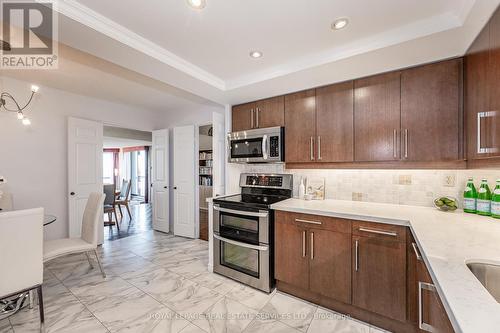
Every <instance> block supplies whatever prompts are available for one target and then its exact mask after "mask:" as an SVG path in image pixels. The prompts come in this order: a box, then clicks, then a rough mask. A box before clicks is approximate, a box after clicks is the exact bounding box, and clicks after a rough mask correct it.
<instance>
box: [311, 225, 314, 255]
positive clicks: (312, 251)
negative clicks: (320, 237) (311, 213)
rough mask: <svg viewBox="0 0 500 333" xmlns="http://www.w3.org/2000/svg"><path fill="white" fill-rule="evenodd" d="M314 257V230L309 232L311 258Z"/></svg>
mask: <svg viewBox="0 0 500 333" xmlns="http://www.w3.org/2000/svg"><path fill="white" fill-rule="evenodd" d="M313 259H314V232H311V260H313Z"/></svg>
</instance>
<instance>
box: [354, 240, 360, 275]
mask: <svg viewBox="0 0 500 333" xmlns="http://www.w3.org/2000/svg"><path fill="white" fill-rule="evenodd" d="M354 248H355V251H356V253H355V254H354V269H355V270H356V272H357V271H359V240H356V246H355V247H354Z"/></svg>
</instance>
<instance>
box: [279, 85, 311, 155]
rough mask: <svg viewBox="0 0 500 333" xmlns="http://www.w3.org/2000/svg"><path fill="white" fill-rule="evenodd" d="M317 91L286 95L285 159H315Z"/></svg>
mask: <svg viewBox="0 0 500 333" xmlns="http://www.w3.org/2000/svg"><path fill="white" fill-rule="evenodd" d="M315 137H316V92H315V90H314V89H311V90H306V91H301V92H298V93H294V94H290V95H286V96H285V160H286V162H287V163H290V162H291V163H303V162H314V161H315V152H314V147H315Z"/></svg>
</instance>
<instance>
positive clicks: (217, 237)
mask: <svg viewBox="0 0 500 333" xmlns="http://www.w3.org/2000/svg"><path fill="white" fill-rule="evenodd" d="M214 238H215V239H218V240H220V241H223V242H226V243H229V244H233V245H236V246H241V247H244V248H247V249H252V250H257V251H267V250H269V246H259V245H252V244H247V243H242V242H238V241H235V240H232V239H228V238H225V237H221V236H219V235H217V234H214Z"/></svg>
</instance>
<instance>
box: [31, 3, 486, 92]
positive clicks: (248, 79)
mask: <svg viewBox="0 0 500 333" xmlns="http://www.w3.org/2000/svg"><path fill="white" fill-rule="evenodd" d="M36 1H40V2H43V0H36ZM53 1H54V3H55V6H54V9H55V10H56V11H58V12H59V13H60V14H62V15H65V16H67V17H68V18H70V19H72V20H75V21H76V22H79V23H80V24H83V25H85V26H87V27H89V28H91V29H93V30H95V31H97V32H99V33H102V34H103V35H105V36H107V37H109V38H112V39H114V40H117V41H118V42H120V43H122V44H124V45H127V46H128V47H130V48H132V49H135V50H137V51H139V52H141V53H143V54H145V55H147V56H150V57H152V58H154V59H156V60H159V61H161V62H162V63H164V64H166V65H168V66H171V67H172V68H175V69H176V70H178V71H180V72H183V73H185V74H187V75H190V76H192V77H193V78H195V79H198V80H200V81H202V82H204V83H206V84H208V85H210V86H212V87H215V88H217V89H219V90H220V91H223V92H225V91H230V90H235V89H240V88H243V87H245V86H250V85H254V84H257V83H260V82H263V81H267V80H271V79H275V78H279V77H283V76H286V75H290V74H292V73H296V72H300V71H304V70H308V69H312V68H314V67H317V66H321V65H324V64H328V63H331V62H336V61H339V60H344V59H347V58H350V57H354V56H358V55H361V54H364V53H368V52H372V51H376V50H379V49H383V48H386V47H390V46H394V45H396V44H399V43H404V42H407V41H411V40H414V39H418V38H423V37H426V36H429V35H432V34H436V33H440V32H443V31H447V30H450V29H456V28H460V27H462V26H463V25H464V23H465V21H466V20H467V18H468V16H469V14H470V13H471V11H472V10H473V8H474V6H475V5H476V0H464V1H463V2H462V3H461V6H460V7H459V8H457V9H456V10H454V11H450V12H447V13H443V14H441V15H437V16H434V17H430V18H426V19H423V20H420V21H417V22H412V23H410V24H408V25H405V26H400V27H397V28H395V29H392V30H388V31H384V32H381V33H379V34H376V35H372V36H369V37H367V38H363V39H359V40H355V41H353V42H351V43H349V44H347V45H344V46H342V47H336V48H335V47H334V48H331V49H328V50H325V51H323V52H320V53H316V54H311V55H307V56H304V57H302V58H300V59H296V60H294V61H290V62H287V63H285V64H283V65H279V66H274V67H272V68H269V69H267V70H262V71H259V72H256V73H253V74H250V75H243V76H239V77H235V78H232V79H228V80H223V79H221V78H219V77H217V76H216V75H213V74H212V73H210V72H208V71H206V70H204V69H202V68H200V67H198V66H196V65H195V64H193V63H190V62H188V61H186V60H184V59H183V58H181V57H179V56H177V55H175V54H174V53H172V52H170V51H168V50H167V49H165V48H162V47H161V46H159V45H158V44H155V43H153V42H152V41H150V40H148V39H146V38H144V37H142V36H140V35H138V34H136V33H135V32H133V31H131V30H129V29H127V28H126V27H124V26H122V25H120V24H118V23H116V22H114V21H112V20H110V19H109V18H107V17H105V16H103V15H101V14H99V13H97V12H95V11H93V10H92V9H90V8H88V7H86V6H84V5H82V4H80V3H78V2H77V1H76V0H53Z"/></svg>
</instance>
